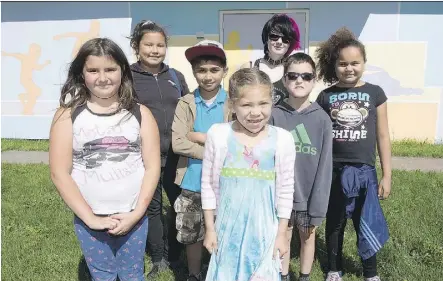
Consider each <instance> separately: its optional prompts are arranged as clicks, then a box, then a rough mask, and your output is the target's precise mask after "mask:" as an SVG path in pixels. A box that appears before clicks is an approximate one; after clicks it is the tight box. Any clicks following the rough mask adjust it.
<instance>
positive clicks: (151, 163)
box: [134, 105, 161, 216]
mask: <svg viewBox="0 0 443 281" xmlns="http://www.w3.org/2000/svg"><path fill="white" fill-rule="evenodd" d="M140 111H141V115H142V126H141V129H140V137H141V141H142V158H143V164H144V166H145V174H144V176H143V182H142V188H141V191H140V196H139V200H138V202H137V205H136V207H135V210H134V211H136V212H139V214H140V215H141V216H143V214H144V213H145V212H146V209H147V208H148V206H149V204H150V203H151V200H152V196H153V195H154V192H155V189H156V188H157V183H158V180H159V178H160V167H161V160H160V134H159V131H158V127H157V122H156V121H155V119H154V117H153V116H152V113H151V111H149V109H148V108H147V107H145V106H143V105H142V106H140Z"/></svg>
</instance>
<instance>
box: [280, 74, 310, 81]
mask: <svg viewBox="0 0 443 281" xmlns="http://www.w3.org/2000/svg"><path fill="white" fill-rule="evenodd" d="M285 76H286V78H287V79H288V80H291V81H295V80H297V79H298V77H301V79H303V81H308V82H309V81H311V80H312V79H314V77H315V75H314V73H309V72H305V73H297V72H288V73H286V74H285Z"/></svg>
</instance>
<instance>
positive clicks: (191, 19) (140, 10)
mask: <svg viewBox="0 0 443 281" xmlns="http://www.w3.org/2000/svg"><path fill="white" fill-rule="evenodd" d="M284 8H286V2H148V3H147V2H131V16H132V26H133V27H134V25H135V24H137V23H138V22H139V21H141V20H143V19H150V20H152V21H155V22H159V23H161V24H162V25H163V26H166V28H167V31H168V34H169V35H195V34H196V33H197V32H200V31H202V32H204V33H205V34H219V33H220V30H219V11H220V10H240V9H248V10H251V9H264V10H270V9H284ZM173 14H174V16H173Z"/></svg>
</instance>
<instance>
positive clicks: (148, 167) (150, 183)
mask: <svg viewBox="0 0 443 281" xmlns="http://www.w3.org/2000/svg"><path fill="white" fill-rule="evenodd" d="M140 113H141V116H142V122H141V127H140V137H141V146H142V147H141V150H142V158H143V164H144V166H145V173H144V175H143V181H142V186H141V190H140V194H139V197H138V201H137V205H136V206H135V209H134V210H133V211H132V212H129V213H123V214H117V215H113V216H111V217H112V218H115V219H118V220H120V224H119V225H118V226H117V227H116V228H115V229H113V230H112V231H109V233H110V234H112V235H125V234H127V233H128V232H129V231H130V230H131V229H132V228H133V227H134V225H135V224H136V223H137V222H138V221H139V220H140V219H141V218H142V217H143V216H144V215H145V214H146V209H147V208H148V206H149V203H151V200H152V197H153V195H154V192H155V189H156V187H157V183H158V180H159V178H160V166H161V160H160V135H159V132H158V127H157V122H156V121H155V119H154V117H153V116H152V113H151V111H149V109H148V108H147V107H145V106H143V105H142V106H140Z"/></svg>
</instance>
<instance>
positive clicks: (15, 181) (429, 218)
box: [1, 164, 443, 281]
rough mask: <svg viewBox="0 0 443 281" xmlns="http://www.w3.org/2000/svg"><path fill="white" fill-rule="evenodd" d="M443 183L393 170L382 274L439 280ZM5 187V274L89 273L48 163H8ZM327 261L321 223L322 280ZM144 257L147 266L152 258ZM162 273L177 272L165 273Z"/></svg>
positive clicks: (352, 274) (351, 243) (354, 268)
mask: <svg viewBox="0 0 443 281" xmlns="http://www.w3.org/2000/svg"><path fill="white" fill-rule="evenodd" d="M442 190H443V173H420V172H402V171H394V172H393V193H392V196H391V197H390V199H389V200H386V201H384V202H382V205H383V208H384V210H385V214H386V217H387V220H388V223H389V226H390V232H391V238H390V240H389V242H388V243H387V245H386V246H385V247H384V248H383V249H382V251H381V252H380V254H379V256H378V261H379V264H378V268H379V273H380V275H381V276H382V277H383V280H392V281H405V280H407V281H412V280H426V281H439V280H441V275H442V272H443V246H442V241H443V232H442V228H441V227H442V225H443V216H441V214H440V212H441V210H442V209H443V197H442V196H436V195H437V194H441V192H442ZM1 192H2V207H1V208H2V226H1V227H2V251H1V253H2V280H5V281H9V280H20V281H21V280H33V281H40V280H41V281H43V280H44V281H51V280H57V281H59V280H63V281H65V280H66V281H68V280H88V279H86V277H85V276H86V273H85V272H86V270H85V264H84V261H83V259H82V254H81V251H80V247H79V244H78V242H77V239H76V236H75V234H74V231H73V224H72V219H73V215H72V213H71V212H70V211H69V210H68V209H67V207H66V206H65V205H64V203H63V202H62V200H61V198H60V197H59V195H58V193H57V192H56V189H55V187H54V186H53V184H52V183H51V180H50V178H49V169H48V166H46V165H43V164H28V165H17V164H3V165H2V191H1ZM165 201H166V202H167V200H165ZM345 240H346V242H345V246H344V252H345V255H344V261H345V270H346V271H347V272H348V274H346V275H345V277H344V280H347V281H350V280H362V277H361V266H360V262H359V258H358V256H357V254H356V247H355V241H356V238H355V234H354V232H353V230H352V222H351V221H349V223H348V226H347V230H346V233H345ZM294 244H295V245H296V244H297V242H296V241H295V242H294ZM295 247H296V246H294V248H295ZM294 252H295V253H294V257H293V259H292V263H291V268H292V270H293V271H294V272H298V262H299V261H298V258H297V254H296V251H294ZM325 263H326V255H325V242H324V224H323V227H321V228H320V229H319V232H318V239H317V253H316V260H315V263H314V267H313V271H312V279H311V280H314V281H316V280H318V281H321V280H323V273H322V267H324V265H325ZM145 264H146V272H148V271H149V269H150V262H149V258H146V262H145ZM157 280H159V281H173V280H175V278H174V275H173V274H172V273H171V272H165V273H163V274H162V275H161V276H160V277H159V278H158V279H157Z"/></svg>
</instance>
